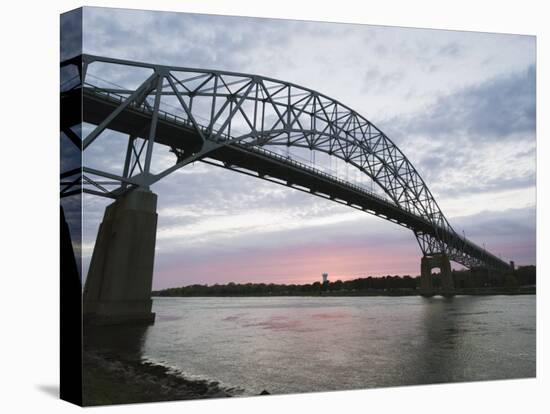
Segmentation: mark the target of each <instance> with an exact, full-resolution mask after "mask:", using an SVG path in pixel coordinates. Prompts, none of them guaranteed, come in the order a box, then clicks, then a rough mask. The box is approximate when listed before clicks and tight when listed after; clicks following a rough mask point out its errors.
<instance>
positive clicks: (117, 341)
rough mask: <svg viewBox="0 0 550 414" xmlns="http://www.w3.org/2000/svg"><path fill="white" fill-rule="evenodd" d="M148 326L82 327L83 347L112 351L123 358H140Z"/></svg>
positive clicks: (92, 349) (90, 349)
mask: <svg viewBox="0 0 550 414" xmlns="http://www.w3.org/2000/svg"><path fill="white" fill-rule="evenodd" d="M148 329H149V326H140V325H138V326H124V325H120V326H94V325H87V326H85V327H84V349H85V350H89V351H100V352H107V353H114V354H118V355H122V356H124V358H125V359H135V360H140V359H141V358H142V349H143V344H144V343H145V340H146V338H147V330H148Z"/></svg>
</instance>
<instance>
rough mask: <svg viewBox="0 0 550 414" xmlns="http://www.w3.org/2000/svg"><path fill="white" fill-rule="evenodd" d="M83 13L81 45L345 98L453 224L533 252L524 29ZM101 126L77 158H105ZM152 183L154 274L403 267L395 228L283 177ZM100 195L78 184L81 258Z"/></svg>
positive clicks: (401, 239)
mask: <svg viewBox="0 0 550 414" xmlns="http://www.w3.org/2000/svg"><path fill="white" fill-rule="evenodd" d="M83 24H84V36H83V50H84V52H85V53H90V54H97V55H103V56H109V57H116V58H123V59H130V60H138V61H146V62H154V63H159V64H167V65H173V66H185V67H200V68H211V69H221V70H230V71H237V72H247V73H255V74H260V75H264V76H268V77H273V78H278V79H283V80H287V81H290V82H293V83H296V84H299V85H303V86H306V87H309V88H311V89H315V90H318V91H320V92H322V93H324V94H326V95H328V96H331V97H333V98H335V99H337V100H339V101H340V102H343V103H345V104H347V105H348V106H350V107H351V108H353V109H354V110H356V111H357V112H359V113H360V114H362V115H363V116H365V117H366V118H367V119H369V120H370V121H371V122H373V123H374V124H375V125H377V126H378V127H379V128H380V129H382V130H383V131H384V132H385V133H386V134H387V135H388V136H389V137H390V138H391V139H392V140H393V141H394V142H395V143H396V144H397V145H398V146H399V147H400V148H401V150H402V151H403V152H404V153H405V154H406V155H407V157H408V158H409V160H410V161H411V162H412V163H413V165H414V166H415V167H416V168H417V170H418V171H419V173H420V174H421V176H422V177H423V178H424V180H425V181H426V183H427V184H428V186H429V188H430V190H431V191H432V193H433V194H434V196H435V198H436V200H437V201H438V203H439V205H440V207H441V208H442V210H443V212H444V213H445V214H446V216H447V218H448V219H449V221H450V222H451V224H452V225H453V227H454V228H455V229H456V230H457V231H459V232H462V231H464V233H465V234H466V237H468V238H469V239H471V240H472V241H474V242H475V243H477V244H479V245H483V244H484V245H485V246H486V248H487V249H488V250H490V251H491V252H493V253H495V254H497V255H500V256H501V257H502V258H503V259H504V260H515V261H516V263H517V264H520V265H525V264H534V263H535V203H536V195H535V184H536V182H535V172H536V165H535V151H536V140H535V77H536V72H535V48H536V41H535V38H534V37H530V36H519V35H503V34H489V33H470V32H453V31H441V30H427V29H409V28H395V27H382V26H367V25H350V24H334V23H314V22H301V21H285V20H271V19H253V18H236V17H223V16H206V15H192V14H181V13H164V12H143V11H129V10H117V9H100V8H85V9H84V13H83ZM119 82H122V81H121V79H117V83H119ZM114 135H116V134H114ZM114 135H113V137H112V139H111V140H110V141H109V142H108V144H109V145H110V147H107V146H106V145H107V144H103V143H102V144H97V145H96V143H94V145H92V146H90V148H89V150H87V152H88V151H90V153H89V154H88V155H86V156H87V157H88V159H89V160H92V159H94V160H96V161H98V162H108V161H109V162H110V157H112V155H113V154H114V153H116V152H117V151H115V150H113V148H118V149H122V148H123V146H124V141H123V139H121V138H122V137H118V138H117V137H115V136H114ZM98 142H99V140H98ZM102 142H106V141H105V140H104V141H102ZM117 146H118V147H117ZM163 156H167V155H166V154H164V155H163ZM340 170H341V171H342V169H340ZM346 174H350V172H346ZM351 174H355V172H351ZM354 177H355V176H354ZM152 190H153V191H154V192H156V193H157V194H158V213H159V222H158V233H157V251H156V262H155V276H154V287H155V288H164V287H170V286H181V285H187V284H192V283H209V284H213V283H227V282H231V281H233V282H248V281H253V282H255V281H263V282H274V283H292V282H296V283H302V282H312V281H316V280H319V279H320V275H321V273H322V272H328V273H329V277H330V278H331V279H333V280H335V279H337V278H341V279H348V278H354V277H361V276H366V275H373V276H375V275H385V274H411V275H417V274H418V273H419V267H420V254H421V253H420V250H419V248H418V245H417V243H416V240H415V238H414V235H413V234H412V232H411V231H410V230H407V229H404V228H401V227H400V226H397V225H395V224H393V223H390V222H387V221H384V220H382V219H380V218H376V217H373V216H370V215H368V214H365V213H362V212H360V211H356V210H353V209H350V208H347V207H344V206H341V205H338V204H336V203H333V202H330V201H328V200H324V199H320V198H317V197H313V196H311V195H308V194H305V193H301V192H299V191H296V190H292V189H288V188H286V187H283V186H278V185H275V184H272V183H269V182H264V181H262V180H258V179H255V178H252V177H247V176H244V175H241V174H237V173H233V172H230V171H227V170H224V169H220V168H216V167H212V166H208V165H205V164H202V163H196V164H195V165H192V166H188V167H186V168H184V169H182V170H180V171H178V172H176V173H174V174H172V175H170V176H168V177H166V178H165V179H164V180H162V181H161V182H159V183H158V184H156V185H155V186H154V187H153V188H152ZM108 202H109V201H108V200H106V199H98V198H95V197H91V196H86V197H85V202H84V212H85V223H84V224H85V227H84V232H83V233H84V234H83V255H84V260H83V266H84V273H85V272H86V269H87V266H88V264H89V259H90V257H91V254H92V251H93V244H94V240H95V237H96V234H97V229H98V225H99V222H100V220H101V216H102V214H103V209H104V207H105V205H107V204H108Z"/></svg>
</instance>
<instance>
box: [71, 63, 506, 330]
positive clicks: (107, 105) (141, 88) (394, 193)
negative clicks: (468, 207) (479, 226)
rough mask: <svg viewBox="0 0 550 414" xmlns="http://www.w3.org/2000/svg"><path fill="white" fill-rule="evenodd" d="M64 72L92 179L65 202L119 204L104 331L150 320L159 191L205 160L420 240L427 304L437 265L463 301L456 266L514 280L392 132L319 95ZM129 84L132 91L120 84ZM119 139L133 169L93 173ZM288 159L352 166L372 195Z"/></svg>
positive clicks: (153, 72) (106, 239)
mask: <svg viewBox="0 0 550 414" xmlns="http://www.w3.org/2000/svg"><path fill="white" fill-rule="evenodd" d="M61 74H62V84H61V110H62V120H61V133H62V135H64V136H65V137H67V138H68V139H70V140H71V141H72V143H73V145H74V146H75V147H76V148H77V149H78V150H79V153H80V156H81V160H82V168H74V169H68V170H66V171H62V174H61V180H62V186H61V196H62V197H69V196H74V195H78V194H81V193H82V192H84V193H88V194H93V195H96V196H102V197H108V198H112V199H113V200H114V202H113V203H112V204H111V205H109V206H108V207H107V209H106V212H105V216H104V219H103V222H102V224H101V226H100V230H99V232H98V237H97V240H96V244H95V248H94V253H93V256H92V261H91V264H90V270H89V273H88V277H87V281H86V286H85V290H84V312H85V315H87V316H88V317H89V318H90V319H91V320H92V319H93V320H95V321H96V322H98V323H99V322H101V321H103V322H108V321H111V322H112V321H115V322H116V321H123V320H127V319H143V320H151V313H150V309H151V300H150V293H151V281H152V272H153V261H154V247H155V234H156V220H157V219H156V217H157V216H156V195H155V194H154V193H152V192H151V191H150V186H151V185H153V184H155V183H156V182H158V181H159V180H161V179H162V178H164V177H166V176H167V175H169V174H171V173H172V172H174V171H176V170H178V169H180V168H184V167H185V166H186V165H189V164H190V163H193V162H196V161H200V162H205V163H209V164H212V165H216V166H219V167H222V168H226V169H230V170H233V171H236V172H240V173H243V174H248V175H251V176H254V177H257V178H260V179H264V180H268V181H272V182H274V183H278V184H280V185H285V186H288V187H292V188H295V189H298V190H300V191H305V192H308V193H311V194H312V195H315V196H318V197H324V198H326V199H328V200H332V201H335V202H338V203H342V204H345V205H348V206H350V207H353V208H356V209H359V210H362V211H365V212H366V213H369V214H374V215H376V216H378V217H381V218H383V219H386V220H389V221H392V222H394V223H396V224H398V225H401V226H404V227H407V228H409V229H410V230H412V231H413V233H414V235H415V236H416V239H417V241H418V244H419V247H420V249H421V252H422V260H421V289H422V292H423V293H424V294H426V295H431V294H433V293H434V289H433V287H432V280H431V269H432V268H433V267H439V268H440V270H441V278H442V290H441V293H443V294H449V295H450V294H452V291H453V285H452V277H451V267H450V261H454V262H456V263H459V264H461V265H463V266H465V267H467V268H486V269H490V270H494V271H501V272H502V271H508V270H510V268H511V267H510V265H509V264H508V263H506V262H504V261H503V260H501V259H500V258H498V257H496V256H495V255H493V254H491V253H490V252H488V251H487V250H485V249H484V248H482V247H480V246H478V245H476V244H474V243H473V242H471V241H470V240H468V239H466V238H465V237H464V236H463V235H460V234H458V233H457V232H456V231H455V230H454V229H453V228H452V226H451V225H450V223H449V222H448V220H447V219H446V217H445V215H444V214H443V212H442V211H441V209H440V208H439V206H438V204H437V202H436V200H435V198H434V197H433V195H432V193H431V192H430V190H429V189H428V187H427V185H426V183H425V182H424V180H423V179H422V177H420V175H419V174H418V172H417V170H416V169H415V168H414V166H413V165H412V163H411V162H410V161H409V160H408V159H407V157H406V156H405V155H404V154H403V152H402V151H401V150H400V149H399V148H398V147H397V146H396V145H395V144H394V143H393V142H392V141H391V140H390V139H389V138H388V137H387V136H386V135H385V134H384V133H383V132H382V131H381V130H380V129H379V128H377V127H376V126H375V125H374V124H373V123H372V122H370V121H369V120H367V119H366V118H365V117H363V116H362V115H360V114H358V113H357V112H355V111H354V110H352V109H351V108H349V107H347V106H346V105H344V104H343V103H340V102H339V101H337V100H335V99H332V98H330V97H328V96H326V95H323V94H322V93H320V92H318V91H314V90H311V89H308V88H305V87H302V86H298V85H295V84H293V83H290V82H285V81H281V80H276V79H271V78H266V77H263V76H259V75H253V74H243V73H234V72H226V71H218V70H210V69H192V68H182V67H171V66H164V65H156V64H150V63H142V62H133V61H127V60H121V59H112V58H107V57H101V56H92V55H80V56H77V57H75V58H73V59H71V60H68V61H65V62H63V63H62V64H61ZM121 79H124V80H125V81H126V84H128V83H130V84H132V86H131V87H128V86H120V85H119V83H121V82H122V81H121ZM83 131H84V132H83ZM107 131H116V133H118V134H124V135H125V136H127V144H126V149H125V151H119V152H120V154H119V155H120V159H121V162H120V165H119V166H118V167H117V168H106V167H104V166H103V167H95V166H93V165H89V163H87V160H88V158H87V157H86V154H87V152H89V150H88V149H89V148H93V147H94V146H97V145H102V146H103V147H105V148H109V145H110V143H109V139H112V138H110V135H109V133H108V132H107ZM99 141H103V142H101V143H100V142H99ZM282 148H285V149H296V150H298V151H305V152H307V153H312V154H315V153H318V154H323V155H325V156H326V157H327V158H328V159H335V160H338V162H343V163H345V164H346V165H349V166H351V167H352V168H353V169H354V170H355V171H358V172H359V174H360V175H361V177H363V178H365V179H366V180H367V181H368V182H370V183H371V187H370V188H369V187H368V186H365V185H358V184H355V183H352V182H350V181H348V180H345V179H342V178H341V177H338V176H337V175H336V174H333V173H331V172H330V171H327V170H326V169H324V168H321V167H318V166H316V165H311V163H307V162H303V161H301V160H300V158H299V157H297V156H295V155H293V154H291V153H290V151H288V152H287V153H286V154H285V153H284V150H283V151H281V149H282ZM87 150H88V151H87ZM107 151H108V150H107ZM168 153H169V154H171V156H172V161H171V164H170V165H168V164H167V163H166V154H168ZM159 154H161V155H159ZM111 155H112V154H111ZM155 161H158V162H157V163H156V164H155ZM373 186H375V187H376V189H377V191H373V188H374V187H373ZM182 191H185V190H182Z"/></svg>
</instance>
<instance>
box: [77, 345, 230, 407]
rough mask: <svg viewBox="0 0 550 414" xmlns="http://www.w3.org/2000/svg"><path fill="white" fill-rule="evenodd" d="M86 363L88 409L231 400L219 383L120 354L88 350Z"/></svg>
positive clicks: (85, 389) (85, 390) (85, 357)
mask: <svg viewBox="0 0 550 414" xmlns="http://www.w3.org/2000/svg"><path fill="white" fill-rule="evenodd" d="M83 362H84V367H83V368H84V370H83V403H84V405H86V406H90V405H107V404H131V403H143V402H153V401H170V400H189V399H197V398H222V397H231V394H230V391H231V390H224V389H222V388H220V387H219V385H218V383H217V382H208V381H196V380H188V379H185V378H184V377H182V376H181V375H178V374H177V373H174V372H172V371H171V370H170V369H168V368H166V367H164V366H162V365H157V364H153V363H150V362H144V361H141V360H133V359H124V358H121V357H120V355H117V354H109V353H104V352H95V351H89V350H88V351H85V352H84V361H83Z"/></svg>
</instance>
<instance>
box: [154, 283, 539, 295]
mask: <svg viewBox="0 0 550 414" xmlns="http://www.w3.org/2000/svg"><path fill="white" fill-rule="evenodd" d="M536 293H537V289H536V286H521V287H490V288H457V289H455V290H454V295H455V296H493V295H535V294H536ZM440 294H441V293H440V292H438V290H437V289H436V290H434V296H438V295H440ZM152 296H153V297H287V296H288V297H290V296H307V297H322V296H331V297H332V296H388V297H391V296H397V297H398V296H421V294H420V290H418V289H389V290H381V289H371V290H359V291H353V290H338V291H326V292H288V293H284V292H276V293H269V292H266V293H227V294H219V293H218V294H185V295H178V294H167V293H166V291H154V292H153V293H152Z"/></svg>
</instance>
